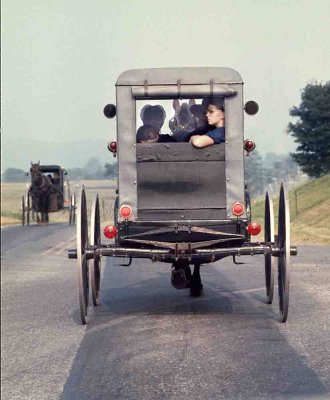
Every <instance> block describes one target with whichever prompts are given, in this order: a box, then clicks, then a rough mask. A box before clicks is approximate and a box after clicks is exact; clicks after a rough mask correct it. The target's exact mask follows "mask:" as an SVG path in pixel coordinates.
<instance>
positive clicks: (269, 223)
mask: <svg viewBox="0 0 330 400" xmlns="http://www.w3.org/2000/svg"><path fill="white" fill-rule="evenodd" d="M264 230H265V242H266V243H272V244H274V240H275V239H274V238H275V236H274V209H273V202H272V199H271V198H270V197H269V194H268V192H267V193H266V198H265V221H264ZM274 270H275V264H274V257H273V256H272V255H271V254H270V253H268V254H265V278H266V297H267V303H268V304H272V302H273V297H274Z"/></svg>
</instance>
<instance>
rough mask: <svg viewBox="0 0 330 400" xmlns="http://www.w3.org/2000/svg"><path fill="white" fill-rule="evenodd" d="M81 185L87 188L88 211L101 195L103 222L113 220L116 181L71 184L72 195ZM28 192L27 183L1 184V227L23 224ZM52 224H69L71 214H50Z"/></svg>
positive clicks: (63, 211)
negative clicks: (22, 211)
mask: <svg viewBox="0 0 330 400" xmlns="http://www.w3.org/2000/svg"><path fill="white" fill-rule="evenodd" d="M80 184H84V186H85V188H86V197H87V209H88V215H89V214H90V207H91V204H92V200H93V197H94V194H95V193H98V194H99V199H100V208H101V221H102V222H103V221H106V222H109V221H112V220H113V205H114V200H115V185H116V183H115V182H114V181H110V180H100V181H83V182H72V181H71V182H70V188H71V193H76V194H78V192H79V186H80ZM26 192H27V184H26V183H2V184H1V226H5V225H11V224H20V223H21V199H22V196H23V195H24V194H26ZM49 218H50V222H52V223H54V222H55V223H57V222H69V212H68V211H67V210H61V211H58V212H54V213H50V214H49Z"/></svg>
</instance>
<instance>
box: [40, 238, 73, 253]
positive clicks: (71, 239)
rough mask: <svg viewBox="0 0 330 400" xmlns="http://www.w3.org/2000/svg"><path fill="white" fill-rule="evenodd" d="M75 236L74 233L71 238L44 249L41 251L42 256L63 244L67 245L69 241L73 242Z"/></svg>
mask: <svg viewBox="0 0 330 400" xmlns="http://www.w3.org/2000/svg"><path fill="white" fill-rule="evenodd" d="M75 237H76V236H75V235H74V236H72V237H70V238H69V239H67V240H65V241H64V242H61V243H59V244H57V245H56V246H54V247H52V248H50V249H48V250H46V251H44V252H43V253H41V256H46V255H48V254H49V253H51V252H53V251H56V250H58V249H59V248H60V247H62V246H67V245H68V243H69V242H71V241H73V240H74V239H75Z"/></svg>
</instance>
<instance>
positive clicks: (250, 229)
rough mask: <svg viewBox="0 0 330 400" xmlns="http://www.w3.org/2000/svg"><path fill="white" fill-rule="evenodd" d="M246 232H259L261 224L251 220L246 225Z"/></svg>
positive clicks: (251, 233) (254, 233)
mask: <svg viewBox="0 0 330 400" xmlns="http://www.w3.org/2000/svg"><path fill="white" fill-rule="evenodd" d="M247 229H248V232H249V234H250V235H253V236H255V235H259V233H260V232H261V226H260V224H258V223H257V222H251V224H249V225H248V228H247Z"/></svg>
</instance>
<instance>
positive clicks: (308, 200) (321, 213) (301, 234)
mask: <svg viewBox="0 0 330 400" xmlns="http://www.w3.org/2000/svg"><path fill="white" fill-rule="evenodd" d="M273 202H274V216H275V227H277V215H278V197H276V198H273ZM289 204H290V217H291V237H292V242H294V241H295V242H297V243H300V242H309V243H315V244H330V214H329V212H328V210H329V207H330V175H325V176H323V177H321V178H319V179H315V180H313V181H310V182H308V183H307V184H306V183H305V184H302V185H300V186H297V187H295V188H294V189H291V190H290V191H289ZM264 207H265V202H264V200H257V201H252V220H253V221H257V222H259V223H260V224H261V225H262V226H263V219H264ZM275 232H276V228H275Z"/></svg>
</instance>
